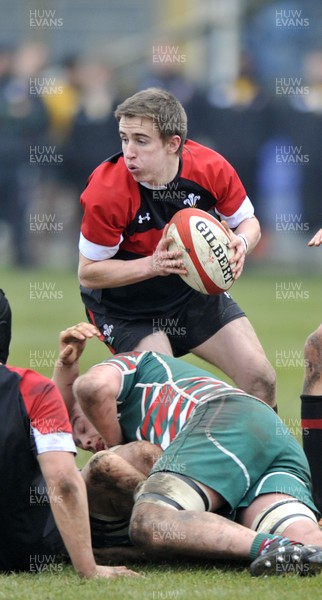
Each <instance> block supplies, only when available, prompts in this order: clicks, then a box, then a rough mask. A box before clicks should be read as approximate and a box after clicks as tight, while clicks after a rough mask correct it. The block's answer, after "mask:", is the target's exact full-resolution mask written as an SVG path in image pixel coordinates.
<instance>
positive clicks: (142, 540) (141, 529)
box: [129, 503, 157, 549]
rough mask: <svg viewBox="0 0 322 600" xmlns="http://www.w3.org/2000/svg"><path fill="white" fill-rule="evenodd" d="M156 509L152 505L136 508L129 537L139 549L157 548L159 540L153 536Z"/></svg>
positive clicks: (144, 504) (141, 505)
mask: <svg viewBox="0 0 322 600" xmlns="http://www.w3.org/2000/svg"><path fill="white" fill-rule="evenodd" d="M154 511H155V508H154V507H153V506H152V505H151V504H146V503H143V504H140V505H139V506H135V505H134V508H133V511H132V516H131V520H130V526H129V536H130V540H131V542H132V543H133V544H134V545H135V546H138V547H139V548H149V549H151V548H152V547H155V546H156V542H157V538H156V536H154V535H153V531H154V527H153V522H154V519H155V517H154V514H153V513H154Z"/></svg>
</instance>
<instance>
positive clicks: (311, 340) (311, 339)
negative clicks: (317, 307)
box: [304, 324, 322, 362]
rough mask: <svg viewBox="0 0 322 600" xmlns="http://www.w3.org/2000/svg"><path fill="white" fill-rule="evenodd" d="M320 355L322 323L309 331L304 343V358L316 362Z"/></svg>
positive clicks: (321, 352)
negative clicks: (311, 331)
mask: <svg viewBox="0 0 322 600" xmlns="http://www.w3.org/2000/svg"><path fill="white" fill-rule="evenodd" d="M321 357H322V324H321V325H320V326H319V327H318V328H317V329H316V330H315V331H313V333H311V334H310V335H309V336H308V337H307V339H306V341H305V345H304V359H306V360H308V361H309V362H318V360H319V359H320V361H321Z"/></svg>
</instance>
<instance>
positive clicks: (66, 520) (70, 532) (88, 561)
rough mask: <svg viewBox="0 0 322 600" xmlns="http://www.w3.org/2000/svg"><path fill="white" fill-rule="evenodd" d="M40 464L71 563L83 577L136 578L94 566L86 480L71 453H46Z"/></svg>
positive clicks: (122, 569) (120, 569) (123, 570)
mask: <svg viewBox="0 0 322 600" xmlns="http://www.w3.org/2000/svg"><path fill="white" fill-rule="evenodd" d="M38 461H39V465H40V468H41V471H42V473H43V476H44V478H45V480H46V484H47V488H48V490H49V491H50V493H49V499H50V504H51V509H52V512H53V515H54V518H55V522H56V525H57V527H58V529H59V532H60V534H61V536H62V538H63V542H64V544H65V547H66V550H67V552H68V554H69V556H70V559H71V561H72V564H73V566H74V568H75V570H76V572H77V573H78V575H79V576H80V577H85V578H96V577H105V578H109V577H116V576H117V575H136V573H134V572H133V571H130V570H128V569H127V568H126V567H102V566H97V565H96V563H95V559H94V555H93V550H92V545H91V535H90V525H89V517H88V504H87V496H86V488H85V484H84V481H83V479H82V477H81V475H80V473H79V472H78V471H77V469H76V466H75V462H74V457H73V455H72V454H71V453H69V452H44V453H43V454H39V455H38Z"/></svg>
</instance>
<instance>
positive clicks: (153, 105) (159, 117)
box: [114, 87, 187, 154]
mask: <svg viewBox="0 0 322 600" xmlns="http://www.w3.org/2000/svg"><path fill="white" fill-rule="evenodd" d="M114 115H115V117H116V119H117V120H118V121H120V119H121V117H128V118H133V117H141V118H145V119H151V121H153V123H155V125H156V127H157V129H158V131H159V133H160V137H161V139H162V140H164V141H166V140H168V139H169V138H170V137H171V136H173V135H179V136H180V138H181V144H180V146H179V148H178V151H177V153H178V154H181V153H182V148H183V144H184V143H185V141H186V137H187V114H186V111H185V110H184V108H183V106H182V104H181V103H180V102H179V100H177V98H176V97H175V96H174V95H173V94H171V93H170V92H167V91H166V90H162V89H159V88H153V87H152V88H148V89H146V90H141V91H140V92H137V93H136V94H134V95H133V96H130V98H127V99H126V100H124V102H122V104H119V105H118V106H117V108H116V110H115V113H114Z"/></svg>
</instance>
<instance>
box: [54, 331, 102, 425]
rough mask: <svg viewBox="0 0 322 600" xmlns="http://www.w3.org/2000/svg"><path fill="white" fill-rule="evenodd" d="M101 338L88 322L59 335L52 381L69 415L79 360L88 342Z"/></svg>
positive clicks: (73, 402) (73, 399)
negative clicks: (57, 352)
mask: <svg viewBox="0 0 322 600" xmlns="http://www.w3.org/2000/svg"><path fill="white" fill-rule="evenodd" d="M99 336H100V332H99V330H98V329H97V327H95V325H91V324H90V323H86V322H84V323H79V324H78V325H73V326H72V327H68V329H65V330H64V331H62V332H61V333H60V335H59V356H58V360H57V362H56V365H55V368H54V373H53V377H52V379H53V381H54V382H55V384H56V385H57V387H58V389H59V391H60V393H61V395H62V396H63V398H64V401H65V404H66V407H67V410H68V413H69V414H70V413H71V409H72V407H73V405H74V404H75V398H74V396H73V390H72V386H73V383H74V381H75V379H76V378H77V377H78V375H79V359H80V357H81V355H82V354H83V352H84V349H85V346H86V343H87V340H88V339H91V338H93V337H99Z"/></svg>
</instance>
